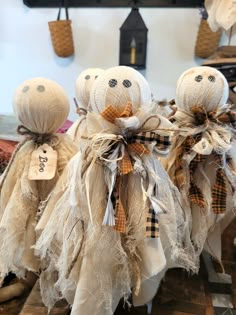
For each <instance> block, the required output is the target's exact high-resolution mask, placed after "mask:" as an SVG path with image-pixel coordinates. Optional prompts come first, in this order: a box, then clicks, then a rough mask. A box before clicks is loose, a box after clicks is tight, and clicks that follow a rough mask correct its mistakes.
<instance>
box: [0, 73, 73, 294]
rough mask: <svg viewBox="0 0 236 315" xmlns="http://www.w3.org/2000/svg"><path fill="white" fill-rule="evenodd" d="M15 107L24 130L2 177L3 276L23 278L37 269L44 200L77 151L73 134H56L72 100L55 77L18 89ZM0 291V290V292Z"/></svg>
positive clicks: (0, 259)
mask: <svg viewBox="0 0 236 315" xmlns="http://www.w3.org/2000/svg"><path fill="white" fill-rule="evenodd" d="M13 103H14V111H15V114H16V116H17V118H18V120H19V121H20V122H21V124H22V125H21V126H19V127H18V132H19V133H20V134H21V135H23V136H25V140H23V142H21V143H20V144H19V145H18V147H17V148H16V151H15V152H14V153H13V156H12V159H11V160H10V162H9V164H8V167H7V168H6V170H5V172H4V173H3V175H2V177H1V186H0V194H1V195H0V239H1V244H0V276H1V277H2V278H4V276H6V275H7V274H8V273H9V272H13V273H15V274H16V275H17V276H18V277H19V278H24V277H25V276H26V272H27V271H28V270H29V271H33V272H35V273H37V272H38V271H39V260H38V258H36V257H35V256H34V252H33V249H32V246H33V245H34V244H35V240H36V235H35V230H34V229H35V225H36V223H37V220H38V219H39V217H40V215H41V210H42V209H43V206H44V203H46V200H47V197H48V195H49V193H50V192H51V190H52V188H53V187H54V185H55V183H56V182H57V180H58V178H59V176H60V174H61V173H62V170H63V169H64V167H65V166H66V164H67V163H68V161H69V160H70V158H71V157H72V156H73V155H74V154H75V153H76V152H77V151H78V148H77V146H76V145H75V144H74V142H73V141H72V140H71V139H70V137H69V136H66V135H60V134H55V132H56V130H57V129H58V128H59V127H60V126H61V125H62V124H63V123H64V121H65V120H66V118H67V115H68V113H69V101H68V98H67V96H66V94H65V92H64V90H63V89H62V87H61V86H59V85H58V84H57V83H55V82H53V81H51V80H48V79H45V78H34V79H31V80H27V81H25V82H23V83H22V84H21V85H20V86H19V87H18V88H17V90H16V92H15V95H14V100H13ZM0 294H1V293H0Z"/></svg>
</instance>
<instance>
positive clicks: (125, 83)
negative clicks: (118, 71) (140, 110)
mask: <svg viewBox="0 0 236 315" xmlns="http://www.w3.org/2000/svg"><path fill="white" fill-rule="evenodd" d="M122 83H123V85H124V87H126V88H129V87H130V86H131V85H132V83H131V82H130V80H124V81H123V82H122Z"/></svg>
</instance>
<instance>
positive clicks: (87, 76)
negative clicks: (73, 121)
mask: <svg viewBox="0 0 236 315" xmlns="http://www.w3.org/2000/svg"><path fill="white" fill-rule="evenodd" d="M103 72H104V70H103V69H100V68H88V69H86V70H84V71H83V72H82V73H81V74H80V75H79V76H78V78H77V80H76V84H75V93H76V98H77V100H78V102H79V103H80V107H82V108H84V109H87V107H88V104H89V98H90V91H91V88H92V86H93V84H94V82H95V81H96V79H97V78H98V76H99V75H100V74H101V73H103Z"/></svg>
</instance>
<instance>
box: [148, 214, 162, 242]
mask: <svg viewBox="0 0 236 315" xmlns="http://www.w3.org/2000/svg"><path fill="white" fill-rule="evenodd" d="M146 237H151V238H157V237H159V224H158V218H157V214H156V213H155V211H154V209H149V211H148V214H147V224H146Z"/></svg>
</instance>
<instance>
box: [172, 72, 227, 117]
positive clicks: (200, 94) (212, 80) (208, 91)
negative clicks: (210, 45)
mask: <svg viewBox="0 0 236 315" xmlns="http://www.w3.org/2000/svg"><path fill="white" fill-rule="evenodd" d="M227 99H228V83H227V81H226V79H225V77H224V76H223V75H222V73H221V72H219V71H218V70H216V69H214V68H211V67H204V66H203V67H195V68H191V69H189V70H187V71H185V72H184V73H183V74H182V75H181V76H180V78H179V80H178V82H177V89H176V105H177V107H178V108H179V109H182V110H185V111H190V109H191V108H192V106H194V105H201V106H204V107H205V108H206V110H207V111H212V110H216V109H217V108H219V107H222V105H224V104H225V103H226V101H227Z"/></svg>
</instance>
